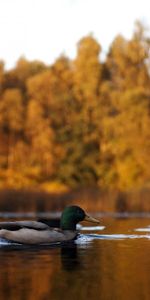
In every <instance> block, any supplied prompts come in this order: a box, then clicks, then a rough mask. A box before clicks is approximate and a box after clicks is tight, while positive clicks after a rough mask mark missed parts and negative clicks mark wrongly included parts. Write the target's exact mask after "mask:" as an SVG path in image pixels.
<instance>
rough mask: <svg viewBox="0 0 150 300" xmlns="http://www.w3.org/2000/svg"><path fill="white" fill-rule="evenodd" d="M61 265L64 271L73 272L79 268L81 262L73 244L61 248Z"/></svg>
mask: <svg viewBox="0 0 150 300" xmlns="http://www.w3.org/2000/svg"><path fill="white" fill-rule="evenodd" d="M61 263H62V267H63V269H64V270H66V271H74V270H77V269H80V268H81V266H82V261H81V260H80V257H79V255H78V249H77V245H76V244H75V243H72V244H71V245H65V246H63V247H61Z"/></svg>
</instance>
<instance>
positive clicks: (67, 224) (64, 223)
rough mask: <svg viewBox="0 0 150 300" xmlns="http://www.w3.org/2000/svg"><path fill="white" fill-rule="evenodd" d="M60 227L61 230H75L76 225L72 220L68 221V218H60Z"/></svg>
mask: <svg viewBox="0 0 150 300" xmlns="http://www.w3.org/2000/svg"><path fill="white" fill-rule="evenodd" d="M60 227H61V229H62V230H71V231H75V230H76V223H74V222H73V221H72V220H69V219H68V218H62V219H61V221H60Z"/></svg>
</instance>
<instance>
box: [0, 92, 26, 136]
mask: <svg viewBox="0 0 150 300" xmlns="http://www.w3.org/2000/svg"><path fill="white" fill-rule="evenodd" d="M0 123H1V125H3V126H4V124H5V127H6V128H8V129H9V130H10V131H11V130H12V131H13V130H14V131H20V130H21V129H22V126H23V99H22V94H21V91H20V90H19V89H6V90H5V92H4V93H3V96H2V100H1V102H0Z"/></svg>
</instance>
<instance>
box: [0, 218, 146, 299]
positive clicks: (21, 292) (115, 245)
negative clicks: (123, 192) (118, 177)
mask: <svg viewBox="0 0 150 300" xmlns="http://www.w3.org/2000/svg"><path fill="white" fill-rule="evenodd" d="M102 225H104V226H105V228H104V229H102V228H101V227H98V228H84V227H82V228H81V236H80V237H79V239H78V240H77V242H76V244H71V245H68V247H67V246H65V247H61V246H60V245H57V246H53V247H49V246H45V247H44V246H43V247H22V246H13V247H12V246H11V245H2V243H1V244H0V299H1V300H2V299H8V300H11V299H13V300H17V299H19V300H20V299H21V300H26V299H32V300H34V299H36V300H47V299H51V300H57V299H71V300H85V299H93V300H94V299H101V300H107V299H108V300H110V299H111V300H113V299H114V300H127V299H128V300H129V299H132V300H134V299H135V300H139V299H141V300H145V299H147V300H149V299H150V227H149V226H150V219H146V218H139V219H130V218H128V219H123V218H122V219H121V218H120V219H113V218H109V219H107V218H104V219H102Z"/></svg>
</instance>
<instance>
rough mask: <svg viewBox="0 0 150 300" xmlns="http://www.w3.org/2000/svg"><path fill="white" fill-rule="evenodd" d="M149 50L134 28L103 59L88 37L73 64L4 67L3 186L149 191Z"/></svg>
mask: <svg viewBox="0 0 150 300" xmlns="http://www.w3.org/2000/svg"><path fill="white" fill-rule="evenodd" d="M149 49H150V39H149V38H148V37H147V35H146V33H145V29H144V27H143V25H142V24H141V23H139V22H137V23H136V25H135V30H134V33H133V36H132V38H131V39H130V40H127V39H125V38H124V37H123V36H121V35H119V36H117V37H116V38H115V39H114V41H113V42H112V44H111V45H110V48H109V51H108V53H107V55H106V57H105V59H103V60H102V59H101V52H102V47H101V45H99V43H98V42H97V40H96V39H95V38H94V37H93V36H92V35H88V36H86V37H84V38H82V39H81V40H80V41H79V43H78V45H77V55H76V58H75V59H74V60H70V59H69V58H68V57H66V56H64V55H62V56H60V57H59V58H58V59H57V60H56V61H55V62H54V63H53V64H52V65H50V66H47V65H45V64H44V63H43V62H40V61H32V62H29V61H27V60H26V59H25V58H23V57H22V58H20V59H19V60H18V62H17V64H16V66H15V68H13V69H11V70H5V68H4V64H3V62H1V64H0V187H1V188H7V187H9V188H23V187H43V188H45V189H47V190H48V189H51V186H52V187H53V188H56V189H59V188H60V187H61V188H62V187H64V188H65V187H69V188H76V187H81V186H82V187H83V186H84V187H85V186H88V187H89V186H92V187H93V186H97V187H100V188H101V187H103V188H105V189H112V188H113V189H114V188H115V189H120V190H128V189H131V188H141V187H149V186H150V164H149V159H150V50H149Z"/></svg>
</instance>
